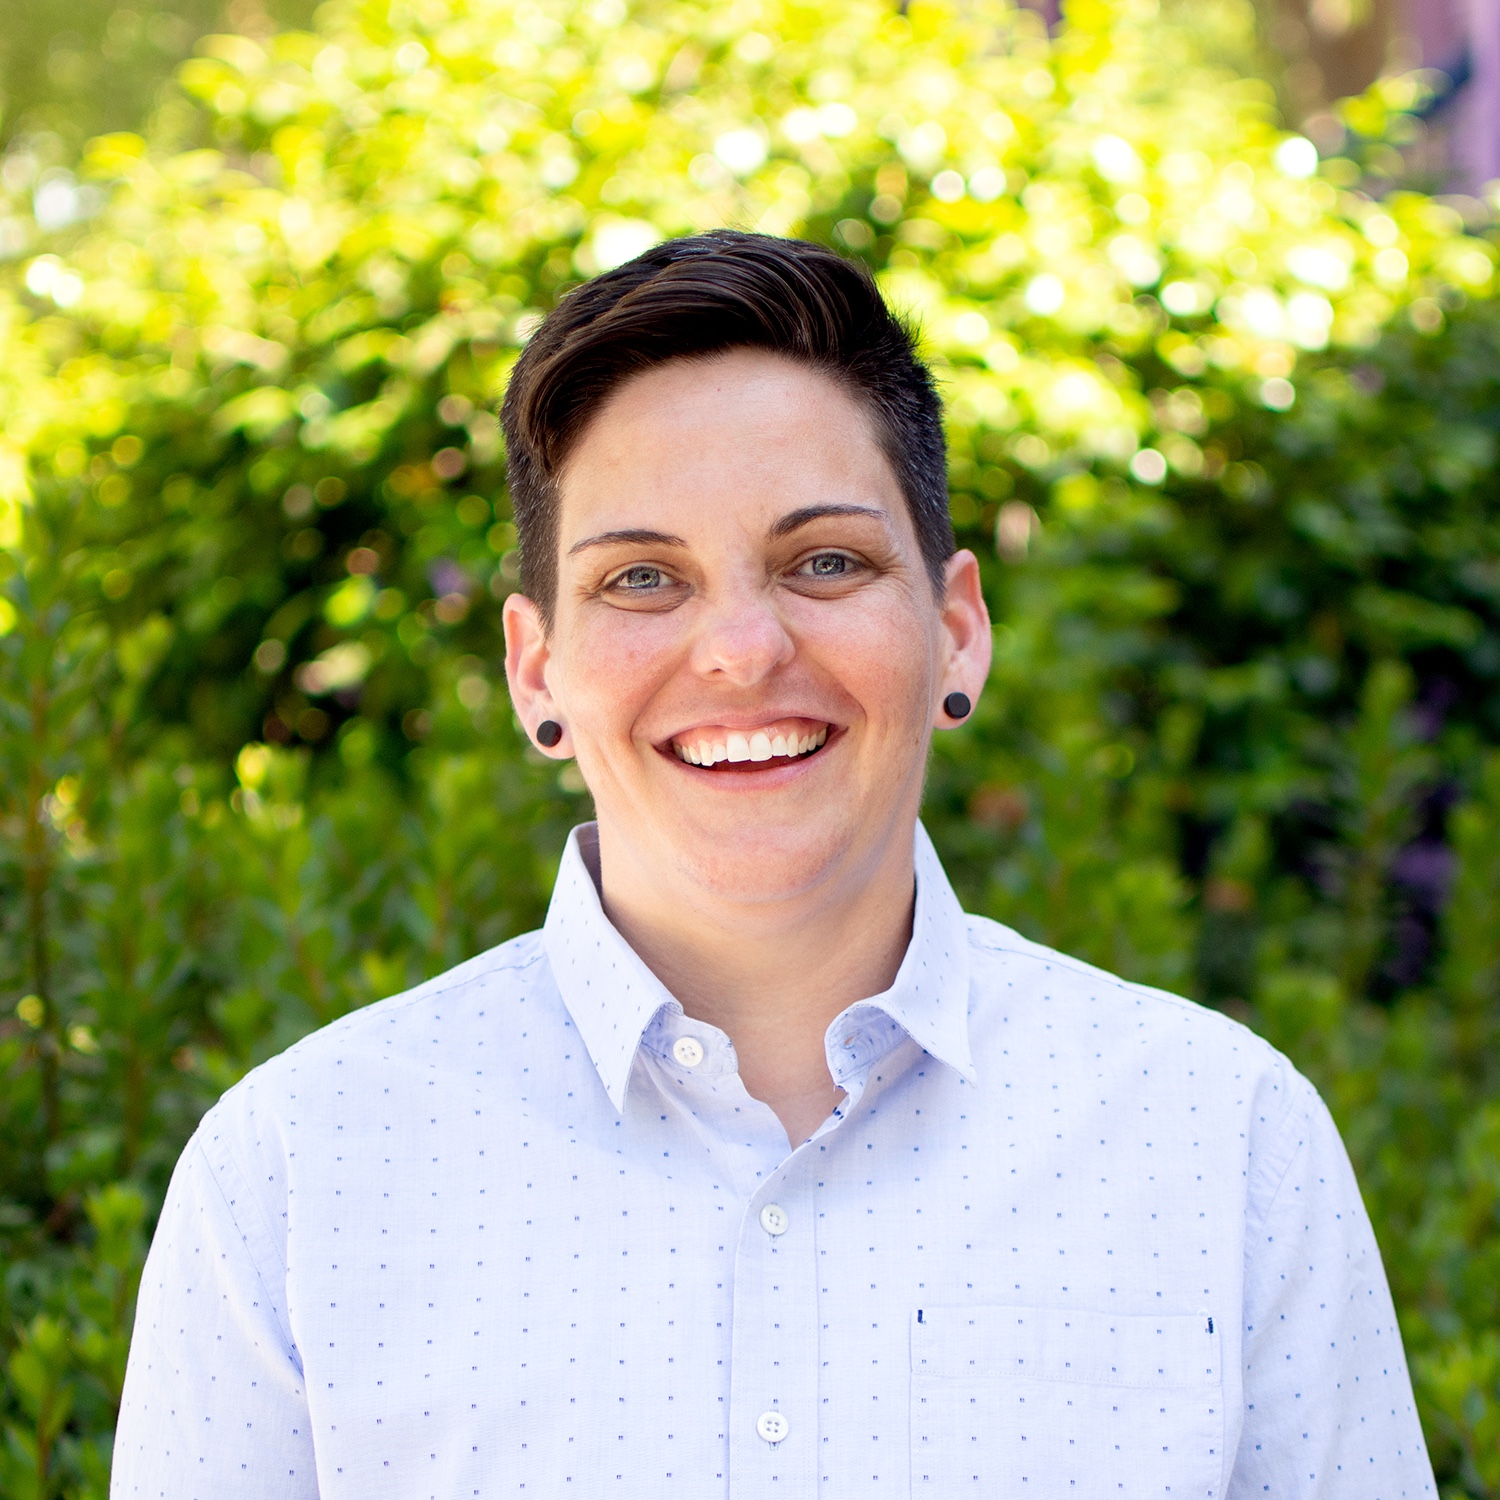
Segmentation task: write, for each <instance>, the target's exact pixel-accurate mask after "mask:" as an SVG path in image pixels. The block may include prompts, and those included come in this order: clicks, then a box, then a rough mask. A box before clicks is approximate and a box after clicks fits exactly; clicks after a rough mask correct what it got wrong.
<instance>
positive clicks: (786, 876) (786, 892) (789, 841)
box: [663, 819, 854, 905]
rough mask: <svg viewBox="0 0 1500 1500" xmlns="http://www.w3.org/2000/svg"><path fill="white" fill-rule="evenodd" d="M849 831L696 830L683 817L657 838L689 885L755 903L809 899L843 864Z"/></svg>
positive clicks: (810, 827)
mask: <svg viewBox="0 0 1500 1500" xmlns="http://www.w3.org/2000/svg"><path fill="white" fill-rule="evenodd" d="M852 833H853V829H852V828H851V827H849V826H847V825H843V826H841V825H840V824H838V823H834V822H833V821H832V820H823V819H819V820H817V821H816V822H807V821H800V822H798V823H796V824H795V825H792V826H786V827H781V828H777V827H775V826H772V827H767V826H765V824H764V823H763V822H759V823H742V824H740V825H739V826H737V827H728V828H724V827H718V828H702V827H695V826H693V825H692V824H691V823H690V822H688V820H686V819H684V820H681V821H679V822H677V823H676V824H675V825H674V826H673V827H671V828H669V829H667V830H665V831H664V834H663V839H664V842H665V843H666V844H667V846H668V848H669V849H670V850H671V854H672V858H673V863H675V864H676V865H677V868H678V869H679V870H680V871H681V873H682V875H683V877H684V878H685V880H686V881H687V882H688V883H689V884H690V885H692V886H694V887H696V888H697V889H699V890H701V891H703V892H704V894H705V895H712V896H714V897H716V898H717V899H719V900H739V901H746V902H751V903H754V904H757V905H760V904H772V903H776V902H780V901H795V900H798V899H800V898H805V897H807V896H810V895H811V894H812V893H813V892H814V891H816V890H817V888H818V887H819V886H820V885H822V884H823V883H824V882H825V881H826V880H827V879H828V878H829V877H830V875H831V874H832V873H833V871H834V870H835V869H837V868H838V867H839V866H841V865H842V864H843V863H844V859H845V857H846V856H847V855H848V852H849V849H850V846H851V845H852V844H853V842H854V839H853V837H852Z"/></svg>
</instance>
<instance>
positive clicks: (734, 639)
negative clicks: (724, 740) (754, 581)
mask: <svg viewBox="0 0 1500 1500" xmlns="http://www.w3.org/2000/svg"><path fill="white" fill-rule="evenodd" d="M795 652H796V646H795V645H794V643H793V641H792V638H791V636H790V635H789V634H788V633H787V629H786V626H785V625H784V624H783V623H782V621H781V618H780V616H779V615H778V614H777V613H776V611H775V609H773V608H772V606H771V602H770V600H768V599H767V598H766V597H765V596H764V595H763V594H761V593H759V592H758V591H753V590H746V591H745V592H743V593H736V594H735V595H734V596H733V597H732V598H728V599H724V600H723V601H721V602H719V603H717V604H715V605H714V606H713V607H712V608H711V610H710V612H709V614H708V615H707V617H706V618H705V619H704V621H703V623H702V628H701V629H700V630H699V632H698V637H697V640H696V641H695V642H694V645H693V667H694V669H695V670H696V671H697V672H699V673H700V674H702V675H703V676H705V677H718V678H720V679H721V680H723V681H727V682H729V683H731V684H733V685H734V686H735V687H754V686H755V685H756V684H757V683H760V682H763V681H764V680H765V679H766V678H767V677H769V676H770V675H771V673H772V672H774V671H775V670H776V669H777V668H778V667H781V666H784V665H785V664H786V663H787V662H789V661H790V660H791V659H792V656H793V655H794V654H795Z"/></svg>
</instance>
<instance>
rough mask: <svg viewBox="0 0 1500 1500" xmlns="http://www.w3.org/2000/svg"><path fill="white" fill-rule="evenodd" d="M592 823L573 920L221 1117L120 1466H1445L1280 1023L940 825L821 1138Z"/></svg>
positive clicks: (157, 1253)
mask: <svg viewBox="0 0 1500 1500" xmlns="http://www.w3.org/2000/svg"><path fill="white" fill-rule="evenodd" d="M589 837H590V832H589V830H586V829H585V830H578V831H576V832H575V834H574V836H573V838H572V839H571V840H570V843H569V847H568V850H567V853H566V856H565V858H564V860H563V862H562V866H561V869H560V872H559V876H558V881H557V887H556V891H555V893H554V897H553V902H552V906H551V909H550V912H549V915H548V918H547V923H546V926H545V928H544V930H543V931H542V932H540V933H531V934H528V935H526V936H524V937H521V938H517V939H516V940H514V941H513V942H510V943H507V944H504V945H503V946H501V947H499V948H496V949H494V950H493V951H491V952H489V953H486V954H482V955H480V956H479V957H478V958H475V959H473V960H471V961H469V962H468V963H465V964H462V965H460V966H459V967H458V968H456V969H453V970H451V971H450V972H449V973H447V974H444V975H442V976H440V977H439V978H437V979H434V980H432V981H431V982H429V983H427V984H424V985H422V986H420V987H419V988H417V989H415V990H412V991H411V992H409V993H407V994H405V995H400V996H397V997H394V998H393V999H390V1000H386V1001H383V1002H381V1003H380V1004H377V1005H373V1006H370V1007H368V1008H366V1009H364V1010H361V1011H358V1012H356V1013H354V1014H352V1015H350V1016H347V1017H345V1018H344V1019H343V1020H341V1021H338V1022H336V1023H334V1024H333V1025H331V1026H329V1027H326V1028H325V1029H324V1030H322V1031H320V1032H317V1033H315V1034H314V1035H313V1036H310V1037H308V1038H306V1039H305V1040H304V1041H302V1042H300V1043H298V1044H297V1045H296V1046H295V1047H293V1048H291V1049H290V1050H288V1051H287V1052H285V1053H283V1054H282V1055H281V1056H279V1057H277V1058H275V1059H273V1060H272V1061H270V1062H268V1063H266V1064H265V1065H264V1066H262V1067H260V1068H257V1069H256V1070H255V1071H254V1072H252V1073H250V1074H249V1075H248V1076H247V1077H246V1078H245V1079H244V1080H243V1081H242V1082H241V1083H239V1084H238V1085H236V1086H235V1087H234V1088H233V1089H231V1090H230V1091H229V1093H228V1094H226V1095H225V1097H224V1098H223V1099H222V1100H221V1101H220V1102H219V1104H218V1105H217V1106H216V1107H215V1108H214V1109H213V1110H212V1111H210V1113H209V1114H208V1115H207V1116H206V1117H205V1118H204V1120H203V1122H202V1125H201V1126H200V1128H199V1130H198V1132H197V1134H196V1135H195V1136H194V1138H193V1140H192V1141H191V1143H190V1144H189V1146H188V1147H187V1149H186V1151H185V1152H184V1154H183V1156H182V1159H181V1161H180V1162H179V1164H178V1166H177V1170H176V1172H175V1174H174V1176H173V1180H172V1185H171V1189H170V1191H169V1193H168V1197H167V1201H166V1205H165V1208H164V1210H163V1213H162V1217H161V1222H160V1225H159V1227H158V1229H157V1232H156V1236H155V1240H154V1242H153V1244H152V1248H151V1253H150V1257H149V1259H148V1262H147V1265H146V1270H145V1274H144V1276H143V1279H142V1283H141V1293H140V1301H139V1307H138V1311H137V1315H136V1323H135V1336H134V1341H133V1344H132V1348H131V1354H130V1365H129V1371H128V1374H127V1379H126V1386H125V1394H124V1400H123V1403H122V1408H121V1414H120V1422H119V1427H118V1431H117V1437H116V1444H115V1458H114V1476H113V1489H112V1493H113V1495H114V1496H115V1497H116V1500H123V1497H126V1496H130V1497H135V1496H140V1497H146V1496H150V1497H153V1500H158V1497H172V1500H189V1497H201V1500H247V1497H256V1500H261V1497H264V1500H270V1497H273V1496H274V1497H277V1500H311V1497H313V1496H323V1497H327V1500H372V1497H392V1500H396V1497H399V1500H428V1497H430V1500H457V1497H479V1496H483V1497H492V1496H525V1495H528V1494H530V1495H540V1496H546V1497H549V1500H551V1497H555V1496H561V1495H566V1494H569V1493H573V1494H579V1495H588V1496H590V1497H591V1500H592V1497H595V1496H601V1495H618V1496H630V1497H642V1500H660V1497H662V1496H663V1495H666V1494H669V1493H670V1494H681V1495H683V1496H684V1497H690V1500H709V1497H715V1496H719V1497H736V1500H747V1497H756V1500H762V1497H771V1496H777V1497H797V1500H810V1497H814V1496H819V1497H825V1496H826V1497H839V1500H869V1497H871V1496H881V1495H885V1496H890V1497H900V1500H905V1497H911V1496H915V1495H931V1496H934V1497H944V1500H948V1497H953V1496H958V1495H974V1496H976V1497H977V1496H1007V1497H1012V1496H1026V1495H1032V1496H1036V1497H1045V1500H1056V1497H1060V1496H1067V1495H1078V1496H1080V1497H1083V1496H1087V1497H1089V1500H1098V1497H1103V1496H1126V1497H1132V1500H1134V1497H1163V1500H1166V1497H1171V1500H1180V1497H1183V1496H1191V1497H1201V1500H1218V1497H1225V1496H1227V1497H1232V1500H1250V1497H1252V1496H1255V1497H1265V1496H1272V1497H1278V1500H1280V1497H1289V1496H1297V1497H1306V1500H1311V1497H1314V1496H1316V1497H1319V1500H1329V1497H1332V1500H1345V1497H1347V1500H1355V1497H1359V1500H1386V1497H1397V1496H1415V1495H1430V1494H1432V1493H1434V1490H1433V1486H1432V1474H1431V1469H1430V1466H1429V1464H1428V1460H1427V1456H1426V1453H1425V1450H1424V1448H1423V1443H1422V1434H1421V1431H1420V1427H1419V1425H1418V1422H1417V1419H1416V1414H1415V1410H1414V1406H1413V1402H1412V1396H1411V1387H1410V1382H1409V1380H1408V1377H1407V1371H1406V1364H1405V1360H1404V1358H1403V1355H1402V1350H1401V1343H1400V1337H1399V1334H1398V1332H1397V1328H1396V1321H1395V1315H1394V1312H1393V1310H1392V1307H1391V1301H1390V1296H1389V1293H1388V1291H1387V1287H1386V1281H1385V1276H1384V1273H1383V1271H1382V1268H1381V1265H1380V1258H1379V1254H1378V1252H1377V1250H1376V1247H1375V1243H1374V1239H1373V1236H1372V1234H1371V1232H1370V1226H1369V1223H1368V1220H1367V1218H1366V1216H1365V1213H1364V1210H1363V1207H1362V1205H1361V1202H1360V1197H1359V1192H1358V1188H1357V1186H1356V1185H1355V1182H1354V1178H1353V1174H1352V1173H1351V1171H1350V1168H1349V1163H1348V1160H1347V1157H1346V1156H1345V1153H1344V1150H1343V1147H1342V1144H1341V1143H1340V1141H1339V1138H1338V1134H1337V1131H1336V1130H1335V1128H1334V1126H1333V1124H1332V1121H1331V1120H1330V1119H1329V1116H1328V1113H1327V1111H1326V1109H1325V1108H1324V1107H1323V1105H1322V1103H1321V1101H1320V1100H1319V1099H1318V1097H1317V1095H1316V1093H1315V1092H1314V1090H1313V1089H1312V1088H1311V1087H1310V1086H1309V1085H1308V1084H1307V1083H1306V1081H1305V1080H1303V1079H1302V1078H1301V1077H1300V1076H1299V1075H1298V1074H1297V1073H1296V1072H1295V1071H1294V1070H1293V1069H1292V1068H1291V1066H1290V1065H1289V1064H1288V1063H1287V1062H1286V1060H1285V1059H1284V1058H1282V1057H1281V1056H1279V1055H1278V1054H1277V1053H1276V1052H1274V1051H1273V1050H1272V1049H1271V1048H1270V1047H1268V1046H1267V1045H1266V1044H1265V1043H1264V1042H1262V1041H1260V1040H1259V1039H1258V1038H1256V1037H1255V1036H1253V1035H1252V1034H1251V1033H1250V1032H1248V1031H1247V1030H1245V1029H1244V1028H1242V1027H1240V1026H1238V1025H1237V1024H1235V1023H1234V1022H1232V1021H1230V1020H1228V1019H1226V1018H1225V1017H1223V1016H1221V1015H1218V1014H1216V1013H1214V1012H1211V1011H1208V1010H1205V1009H1202V1008H1200V1007H1198V1006H1196V1005H1193V1004H1190V1003H1189V1002H1187V1001H1184V1000H1180V999H1177V998H1175V997H1173V996H1170V995H1166V994H1162V993H1160V992H1157V991H1153V990H1149V989H1144V988H1142V987H1140V986H1138V985H1133V984H1128V983H1125V982H1122V981H1121V980H1119V979H1116V978H1113V977H1111V976H1110V975H1108V974H1104V973H1102V972H1100V971H1098V970H1095V969H1092V968H1089V967H1088V966H1087V965H1084V964H1081V963H1078V962H1076V961H1074V960H1072V959H1069V958H1067V957H1065V956H1063V955H1061V954H1058V953H1055V952H1052V951H1051V950H1049V949H1046V948H1043V947H1040V946H1038V945H1037V944H1035V943H1031V942H1028V941H1027V940H1025V939H1024V938H1022V937H1020V936H1018V935H1017V934H1016V933H1014V932H1012V931H1010V930H1009V929H1008V928H1005V927H1002V926H999V925H998V924H996V923H993V922H990V921H986V920H983V919H980V918H974V917H966V916H965V915H964V914H963V912H962V911H961V910H960V908H959V906H958V903H957V901H956V899H955V898H954V895H953V892H952V890H951V888H950V886H949V884H948V882H947V880H946V878H945V877H944V875H943V872H942V869H941V867H940V865H939V863H938V861H937V857H936V855H935V854H934V852H933V850H932V847H931V845H930V843H929V842H928V840H927V837H926V835H925V833H924V832H923V831H922V830H921V829H920V828H918V829H917V831H916V875H917V900H916V908H915V915H914V922H913V933H912V938H911V943H910V946H909V948H908V951H907V954H906V956H905V959H904V961H903V963H902V965H901V968H900V971H899V973H898V975H897V978H896V981H895V983H894V984H893V985H892V987H891V989H890V990H889V991H888V992H887V993H885V994H883V995H879V996H874V997H872V998H870V999H868V1000H864V1001H861V1002H859V1003H858V1004H856V1005H853V1006H851V1007H849V1008H848V1009H847V1010H846V1011H845V1012H844V1013H843V1014H842V1015H841V1016H839V1017H838V1018H837V1020H836V1021H835V1022H834V1023H833V1025H832V1026H830V1027H829V1029H828V1033H827V1039H826V1051H827V1057H828V1063H829V1069H830V1072H831V1073H832V1075H833V1077H834V1078H835V1080H836V1081H837V1082H838V1083H839V1084H840V1085H841V1086H842V1087H843V1089H844V1090H845V1098H844V1100H843V1102H842V1104H841V1105H840V1106H839V1108H838V1109H837V1110H836V1111H835V1112H834V1114H832V1115H831V1116H830V1117H829V1119H828V1120H826V1121H825V1122H824V1123H823V1125H822V1126H821V1127H820V1128H819V1129H818V1130H817V1131H816V1132H815V1133H814V1134H813V1135H812V1137H811V1138H810V1139H808V1140H807V1141H804V1142H801V1143H798V1144H797V1145H796V1146H795V1147H794V1146H793V1145H792V1144H791V1143H789V1142H788V1140H787V1138H786V1134H785V1132H784V1131H783V1130H782V1128H781V1126H780V1124H779V1122H778V1121H777V1119H776V1117H775V1116H774V1115H773V1114H772V1113H771V1111H770V1110H769V1109H768V1108H767V1107H766V1106H765V1105H764V1104H762V1103H760V1101H758V1100H756V1099H754V1098H752V1097H751V1096H750V1095H749V1094H748V1093H747V1092H746V1091H745V1089H744V1087H743V1085H742V1083H741V1082H740V1078H739V1074H738V1070H737V1066H736V1061H735V1057H734V1050H733V1047H732V1044H731V1043H730V1041H729V1039H728V1037H727V1036H725V1035H724V1034H723V1033H722V1032H720V1031H718V1030H717V1029H715V1028H713V1027H711V1026H706V1025H704V1024H702V1023H700V1022H696V1021H694V1020H692V1019H691V1018H689V1017H687V1016H685V1015H684V1014H683V1011H682V1007H681V1006H680V1005H679V1004H678V1003H677V1002H676V1001H675V1000H674V999H673V998H672V997H671V996H670V995H669V994H668V993H667V992H666V991H665V990H664V989H663V987H662V986H661V984H660V982H659V981H657V980H656V978H655V977H654V975H652V974H651V972H650V971H649V970H648V969H647V968H646V967H645V965H644V964H643V963H642V962H641V961H640V959H639V958H638V957H637V956H636V955H635V954H634V953H633V952H632V951H631V950H630V948H629V947H628V945H627V944H626V943H625V942H624V941H623V939H622V938H621V937H620V935H619V933H618V932H616V931H615V929H614V928H613V927H612V926H611V925H610V923H609V921H608V919H607V917H606V915H605V913H604V911H603V909H602V907H601V905H600V901H599V896H598V892H597V890H596V888H595V886H594V882H593V879H592V877H591V875H590V873H589V867H588V861H587V859H586V857H585V856H586V851H587V840H588V838H589ZM684 1058H686V1059H688V1061H687V1062H684V1061H683V1059H684Z"/></svg>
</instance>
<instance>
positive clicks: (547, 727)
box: [536, 700, 968, 750]
mask: <svg viewBox="0 0 1500 1500" xmlns="http://www.w3.org/2000/svg"><path fill="white" fill-rule="evenodd" d="M965 701H967V700H965ZM967 711H968V710H967V709H966V710H965V712H967ZM561 738H562V725H561V724H559V723H558V722H557V720H556V719H543V720H542V722H541V723H540V724H538V725H537V726H536V741H537V744H539V745H545V746H546V747H547V749H549V750H550V749H551V748H552V747H553V746H554V745H555V744H556V743H557V742H558V741H559V740H560V739H561Z"/></svg>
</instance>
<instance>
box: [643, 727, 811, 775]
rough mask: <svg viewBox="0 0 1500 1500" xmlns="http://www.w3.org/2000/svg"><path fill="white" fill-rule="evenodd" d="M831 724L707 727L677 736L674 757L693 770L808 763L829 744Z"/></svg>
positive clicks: (673, 741)
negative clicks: (698, 767)
mask: <svg viewBox="0 0 1500 1500" xmlns="http://www.w3.org/2000/svg"><path fill="white" fill-rule="evenodd" d="M831 727H832V726H831V725H829V724H817V723H814V722H812V721H809V720H806V719H801V720H796V721H785V720H782V721H778V722H776V723H774V724H766V725H763V726H761V727H760V728H759V729H722V728H718V727H716V726H705V727H703V728H701V729H690V730H687V731H685V732H684V733H683V734H679V735H675V736H674V737H673V738H672V741H671V750H672V754H673V755H675V756H676V757H677V759H678V760H680V761H684V762H686V763H687V764H688V765H690V766H705V767H711V766H719V765H732V766H740V765H752V764H753V765H764V764H765V763H766V762H768V761H781V762H782V763H783V764H785V763H786V762H789V761H794V760H805V759H806V758H807V757H808V756H809V755H813V754H816V752H817V751H818V750H820V749H822V747H823V745H824V744H825V743H826V742H827V739H828V731H829V729H830V728H831Z"/></svg>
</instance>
